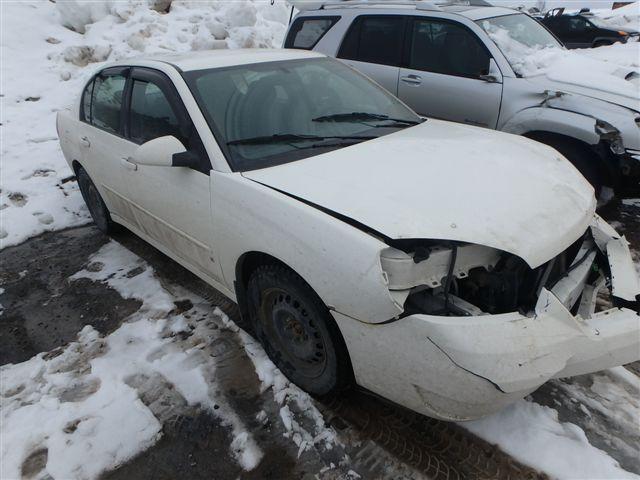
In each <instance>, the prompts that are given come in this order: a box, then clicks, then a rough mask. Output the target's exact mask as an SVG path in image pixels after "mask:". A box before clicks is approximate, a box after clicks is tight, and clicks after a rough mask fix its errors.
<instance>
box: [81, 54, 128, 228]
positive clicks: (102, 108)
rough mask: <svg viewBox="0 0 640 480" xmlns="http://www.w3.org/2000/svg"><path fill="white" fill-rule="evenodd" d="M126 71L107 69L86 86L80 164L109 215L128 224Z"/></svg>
mask: <svg viewBox="0 0 640 480" xmlns="http://www.w3.org/2000/svg"><path fill="white" fill-rule="evenodd" d="M128 74H129V69H128V68H123V67H113V68H107V69H105V70H103V71H102V72H100V73H99V74H98V75H96V76H95V77H94V78H93V79H92V80H91V82H89V84H87V86H86V88H85V90H84V93H83V96H82V103H81V111H80V119H81V122H80V132H79V139H78V140H79V142H80V149H81V152H82V153H81V156H80V162H81V164H82V166H83V167H84V168H85V170H86V171H87V173H88V174H89V177H91V179H92V180H93V182H94V184H95V185H96V187H97V188H98V191H99V192H100V195H101V196H102V198H103V200H104V202H105V204H106V205H107V208H108V209H109V211H110V212H111V214H112V215H113V216H114V217H115V218H116V220H118V218H117V217H119V218H120V219H124V220H125V221H131V220H132V219H133V212H132V210H131V207H130V202H129V198H128V193H127V190H126V187H125V183H124V175H123V167H122V164H121V159H122V156H123V155H124V154H125V152H127V151H128V147H129V141H127V140H126V139H125V138H124V108H123V99H124V92H125V87H126V82H127V76H128Z"/></svg>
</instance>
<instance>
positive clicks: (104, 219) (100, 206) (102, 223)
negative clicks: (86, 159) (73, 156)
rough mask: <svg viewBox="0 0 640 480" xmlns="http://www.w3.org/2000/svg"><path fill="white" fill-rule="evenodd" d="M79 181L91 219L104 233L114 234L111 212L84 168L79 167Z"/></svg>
mask: <svg viewBox="0 0 640 480" xmlns="http://www.w3.org/2000/svg"><path fill="white" fill-rule="evenodd" d="M76 177H77V179H78V185H79V186H80V193H81V194H82V198H83V199H84V203H86V204H87V208H88V209H89V213H90V214H91V218H93V221H94V222H95V224H96V226H97V227H98V229H99V230H100V231H102V232H103V233H106V234H109V233H113V230H114V228H115V224H114V223H113V221H112V220H111V215H110V214H109V210H108V209H107V206H106V205H105V203H104V201H103V200H102V197H101V196H100V193H99V192H98V189H97V188H96V186H95V185H94V183H93V182H92V181H91V178H89V175H88V174H87V172H86V171H85V170H84V168H82V167H79V168H78V173H77V175H76Z"/></svg>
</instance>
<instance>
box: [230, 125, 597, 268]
mask: <svg viewBox="0 0 640 480" xmlns="http://www.w3.org/2000/svg"><path fill="white" fill-rule="evenodd" d="M242 175H243V176H245V177H246V178H249V179H251V180H254V181H256V182H259V183H261V184H264V185H267V186H269V187H271V188H274V189H277V190H280V191H282V192H284V193H286V194H289V195H292V196H295V197H298V198H300V199H302V200H305V201H307V202H310V203H313V204H315V205H318V206H320V207H322V208H324V209H328V210H330V211H333V212H335V213H338V214H340V215H342V216H345V217H348V218H350V219H352V220H355V221H357V222H359V223H360V224H363V225H366V226H367V227H369V228H371V229H373V230H375V231H377V232H379V233H381V234H382V235H384V236H386V237H388V238H391V239H441V240H455V241H462V242H470V243H476V244H480V245H485V246H489V247H493V248H497V249H500V250H503V251H506V252H509V253H512V254H514V255H517V256H519V257H521V258H522V259H523V260H525V261H526V262H527V263H528V264H529V265H530V266H531V267H532V268H535V267H537V266H539V265H541V264H542V263H544V262H546V261H548V260H549V259H551V258H552V257H554V256H555V255H557V254H559V253H560V252H562V251H563V250H564V249H566V248H567V247H568V246H569V245H571V244H572V243H573V242H574V241H575V240H576V239H578V238H579V237H580V235H582V234H583V233H584V232H585V230H586V229H587V227H588V225H589V223H590V221H591V219H592V218H593V214H594V212H595V198H594V195H593V188H592V187H591V185H589V183H587V181H586V180H585V179H584V178H583V177H582V176H581V175H580V174H579V173H578V171H577V170H576V169H575V168H574V167H573V166H572V165H571V164H570V163H569V162H568V161H566V160H565V159H564V158H563V157H562V156H561V155H560V154H559V153H558V152H556V151H555V150H553V149H551V148H549V147H547V146H545V145H542V144H539V143H536V142H533V141H531V140H528V139H526V138H523V137H519V136H516V135H510V134H506V133H502V132H496V131H493V130H485V129H481V128H475V127H470V126H466V125H461V124H455V123H450V122H443V121H438V120H431V119H430V120H428V121H426V122H425V123H423V124H421V125H419V126H416V127H412V128H407V129H404V130H401V131H399V132H396V133H393V134H390V135H386V136H384V137H380V138H377V139H375V140H370V141H367V142H363V143H360V144H357V145H354V146H351V147H346V148H342V149H340V150H335V151H332V152H329V153H326V154H322V155H317V156H315V157H310V158H306V159H304V160H299V161H295V162H291V163H288V164H284V165H279V166H276V167H270V168H265V169H261V170H254V171H250V172H244V173H243V174H242Z"/></svg>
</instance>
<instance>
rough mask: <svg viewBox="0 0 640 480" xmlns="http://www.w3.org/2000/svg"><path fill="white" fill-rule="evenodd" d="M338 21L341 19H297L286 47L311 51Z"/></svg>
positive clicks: (324, 17) (326, 17)
mask: <svg viewBox="0 0 640 480" xmlns="http://www.w3.org/2000/svg"><path fill="white" fill-rule="evenodd" d="M338 20H340V17H328V16H323V17H303V18H297V19H296V20H295V21H294V22H293V24H292V25H291V29H290V30H289V34H288V35H287V39H286V40H285V43H284V47H285V48H299V49H303V50H311V49H313V47H315V46H316V44H317V43H318V42H319V41H320V39H321V38H322V37H323V36H324V35H325V34H326V33H327V32H328V31H329V30H330V29H331V27H333V26H334V25H335V24H336V22H337V21H338Z"/></svg>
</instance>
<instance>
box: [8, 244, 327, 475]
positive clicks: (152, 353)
mask: <svg viewBox="0 0 640 480" xmlns="http://www.w3.org/2000/svg"><path fill="white" fill-rule="evenodd" d="M132 271H133V272H134V273H135V274H132V273H131V272H132ZM81 278H88V279H91V280H94V281H99V282H105V283H107V284H108V285H109V286H111V287H112V288H114V289H115V290H117V291H118V293H120V295H121V296H122V297H123V298H136V299H139V300H141V301H142V306H141V308H140V310H138V311H137V312H136V313H135V314H134V315H132V316H131V317H130V318H129V320H128V321H127V322H126V323H125V324H123V325H122V326H121V327H120V328H118V329H117V330H116V331H115V332H113V333H112V334H110V335H108V336H106V337H104V338H103V337H101V336H100V334H99V333H98V332H97V331H96V330H94V329H93V328H92V327H90V326H86V327H85V328H84V329H83V330H82V331H81V332H79V334H78V340H77V341H76V342H73V343H71V344H69V345H67V346H66V347H64V348H62V349H59V350H56V351H54V352H52V353H47V354H40V355H37V356H36V357H34V358H32V359H30V360H28V361H26V362H23V363H20V364H17V365H8V366H3V367H1V369H0V376H1V382H0V406H1V412H0V419H1V424H2V433H1V435H2V442H0V444H1V445H0V465H1V467H0V478H2V479H14V478H20V477H21V469H22V468H23V467H22V465H23V462H24V460H25V458H27V457H29V455H31V454H33V453H34V452H38V451H46V452H47V459H48V460H47V463H46V471H47V473H48V474H50V475H51V476H52V477H53V478H56V479H71V478H82V479H85V478H87V479H89V478H97V477H98V476H99V474H100V473H102V472H104V471H105V470H109V469H112V468H115V467H116V466H118V465H121V464H122V463H124V462H125V461H127V460H128V459H130V458H133V457H134V456H135V455H137V454H138V453H140V452H142V451H144V450H145V449H147V448H149V447H150V446H151V445H153V444H154V443H155V442H156V441H157V440H158V439H159V438H160V436H161V434H162V423H161V421H160V420H162V418H160V419H159V418H156V416H154V413H153V412H152V410H151V409H150V408H149V407H147V406H145V404H144V403H143V402H142V401H141V399H140V392H139V389H140V387H141V386H142V384H143V383H147V384H148V383H150V382H149V379H152V381H153V379H158V380H157V381H158V383H162V382H169V383H170V384H172V385H173V386H175V389H176V390H177V392H178V395H179V397H178V398H180V400H179V401H174V402H173V404H172V405H170V408H171V410H172V411H171V413H172V414H175V413H176V412H175V410H176V409H179V408H180V401H183V402H186V404H187V405H192V406H195V405H197V406H200V407H201V408H205V409H207V410H208V411H209V412H210V413H211V414H212V415H214V416H216V417H218V418H219V419H220V420H221V422H222V424H223V425H225V426H228V427H230V428H231V431H232V436H233V440H232V442H231V443H230V445H229V446H228V448H229V451H230V456H231V457H232V458H234V459H235V461H236V462H237V463H238V464H239V465H240V466H241V467H242V468H243V469H245V470H252V469H253V468H255V467H256V465H257V464H258V463H259V462H260V460H261V458H262V455H263V452H262V451H261V450H260V448H259V447H258V446H257V444H256V442H255V441H254V439H253V438H252V435H251V434H250V433H249V432H247V430H246V428H245V426H244V423H243V421H242V419H240V418H239V417H238V415H237V414H236V413H235V412H234V410H233V408H232V407H231V406H230V405H229V404H228V403H227V402H226V401H225V398H224V397H219V396H217V394H216V392H218V391H219V390H220V388H219V387H217V386H216V382H215V380H214V379H215V370H216V365H217V361H218V360H219V358H220V352H216V345H217V344H216V339H217V338H218V337H220V332H222V331H224V330H231V331H232V332H234V333H237V334H238V335H239V336H240V340H241V342H242V343H243V345H244V347H245V349H246V351H247V353H248V356H249V358H250V359H251V361H252V362H253V365H254V368H255V371H256V373H257V375H258V378H259V379H260V381H261V382H262V389H263V390H266V389H269V388H270V389H271V390H272V392H273V396H274V399H275V401H276V402H277V403H278V404H279V405H280V417H281V420H282V423H283V425H284V429H285V432H286V433H285V435H286V436H288V438H290V440H291V441H292V442H294V443H295V445H296V447H297V448H298V451H299V452H302V451H304V450H305V449H307V448H311V447H312V446H314V445H318V444H321V447H322V448H328V449H330V448H332V445H333V444H334V443H335V442H336V437H335V433H334V432H333V430H332V429H330V428H327V427H325V424H324V420H323V418H322V415H321V414H320V413H319V412H318V410H317V409H316V408H315V407H314V406H313V404H312V402H311V399H310V398H309V396H308V395H307V394H306V393H304V392H302V391H301V390H300V389H299V388H297V387H296V386H295V385H293V384H291V383H290V382H289V381H288V380H286V378H285V377H284V376H283V375H282V374H281V373H280V372H279V371H278V370H277V369H276V368H275V366H274V365H273V364H272V363H271V361H270V360H269V359H268V358H267V356H266V354H265V353H264V350H262V348H261V347H260V346H259V345H258V344H257V343H256V342H255V340H253V338H252V337H250V336H249V335H247V334H246V333H244V332H242V331H240V330H239V329H238V327H236V326H235V324H233V322H231V321H230V320H229V319H228V318H227V317H226V315H225V314H224V313H222V312H221V311H220V310H217V309H216V310H214V311H213V312H211V311H210V309H209V306H208V304H205V302H204V301H203V299H202V298H199V297H197V296H194V295H192V294H191V295H190V294H188V293H186V292H183V291H181V290H180V289H179V287H178V286H173V287H174V288H175V289H178V291H180V297H179V298H180V299H182V300H183V301H184V299H189V300H190V301H191V302H192V304H193V305H195V307H194V308H193V309H190V310H189V314H188V316H185V315H184V314H182V313H175V305H174V301H175V300H176V299H177V298H176V297H174V295H172V293H170V292H169V291H167V290H166V289H165V288H164V287H163V286H162V285H161V284H160V282H159V281H158V279H157V278H156V277H155V276H154V272H153V269H151V267H150V266H149V265H148V264H147V263H146V262H144V261H143V260H142V259H140V258H139V257H138V256H137V255H135V254H133V253H131V252H130V251H129V250H127V249H126V248H124V247H122V246H121V245H120V244H118V243H116V242H114V241H112V242H110V243H108V244H107V245H105V246H104V247H103V248H102V249H100V250H99V251H98V252H97V253H96V254H95V255H94V256H93V257H92V258H91V262H90V263H89V265H88V267H87V269H86V270H82V271H80V272H78V273H76V274H75V275H73V276H72V277H71V278H70V279H69V280H70V281H76V280H78V279H81ZM147 388H148V386H147ZM182 399H183V400H182ZM293 405H295V406H293ZM292 410H295V411H302V412H304V415H305V416H306V417H307V418H308V419H309V420H310V421H311V424H312V425H313V426H314V428H313V430H312V431H308V430H306V429H305V428H304V427H302V426H301V425H300V424H299V423H298V421H296V420H295V419H294V418H293V417H292V414H291V411H292ZM159 416H162V415H159ZM89 458H90V459H91V461H90V462H89V461H87V459H89ZM36 473H37V472H36Z"/></svg>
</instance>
